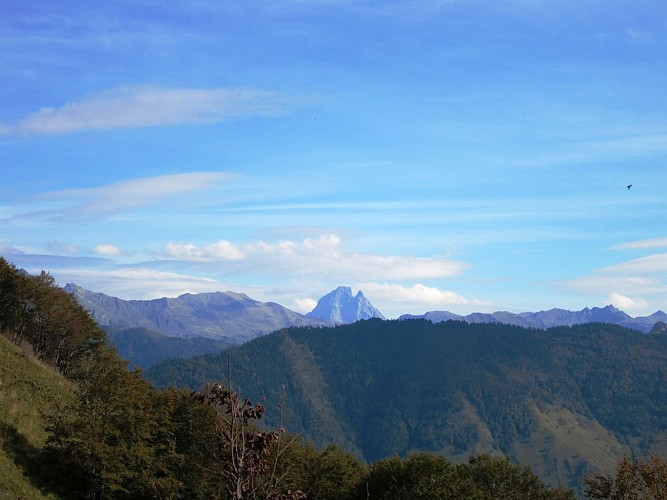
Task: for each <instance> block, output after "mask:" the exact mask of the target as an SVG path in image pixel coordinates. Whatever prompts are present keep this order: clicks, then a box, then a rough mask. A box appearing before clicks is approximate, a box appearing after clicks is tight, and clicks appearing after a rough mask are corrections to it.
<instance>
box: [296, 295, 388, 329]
mask: <svg viewBox="0 0 667 500" xmlns="http://www.w3.org/2000/svg"><path fill="white" fill-rule="evenodd" d="M306 316H308V317H309V318H314V319H319V320H323V321H327V322H329V323H333V324H342V323H354V322H355V321H359V320H360V319H371V318H380V319H384V316H383V315H382V313H381V312H380V311H378V310H377V309H376V308H375V307H373V304H371V303H370V301H369V300H368V299H367V298H366V297H364V294H363V292H362V291H361V290H359V291H358V292H357V295H354V296H353V295H352V289H351V288H350V287H349V286H339V287H338V288H336V289H335V290H333V291H331V292H330V293H328V294H326V295H325V296H324V297H322V298H321V299H320V300H319V301H318V302H317V306H315V309H313V310H312V311H310V312H309V313H308V314H306Z"/></svg>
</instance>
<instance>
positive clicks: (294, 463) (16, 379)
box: [0, 258, 573, 500]
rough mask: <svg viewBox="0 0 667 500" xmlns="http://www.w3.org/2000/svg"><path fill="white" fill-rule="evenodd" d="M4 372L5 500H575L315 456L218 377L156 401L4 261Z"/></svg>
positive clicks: (566, 494)
mask: <svg viewBox="0 0 667 500" xmlns="http://www.w3.org/2000/svg"><path fill="white" fill-rule="evenodd" d="M12 344H13V345H12ZM275 361H276V362H278V363H280V357H276V358H275ZM0 368H1V369H0V496H1V497H7V498H28V499H31V498H51V499H57V498H62V499H67V500H77V499H135V498H142V499H177V498H191V499H203V498H206V499H260V498H261V499H265V500H268V499H271V500H297V499H303V498H308V499H312V500H362V499H368V498H377V499H381V498H382V499H411V500H413V499H414V500H419V499H424V500H426V499H431V498H444V499H447V498H449V499H452V500H453V499H456V500H479V499H488V500H491V499H498V498H512V499H516V500H536V499H537V500H567V499H572V498H573V496H572V492H570V491H565V490H554V489H550V488H548V487H546V486H545V485H544V484H543V483H542V482H541V481H540V479H539V478H538V477H537V476H536V475H535V474H534V473H533V472H532V471H531V470H530V469H529V468H523V467H519V466H517V465H515V464H514V463H512V462H510V461H508V460H505V459H503V458H497V457H490V456H486V455H480V456H475V457H471V458H470V459H469V460H468V461H467V462H465V463H461V464H453V463H451V462H450V461H448V460H446V459H445V458H443V457H441V456H436V455H432V454H412V455H410V456H409V457H407V458H398V457H395V458H392V459H388V460H383V461H379V462H377V463H375V464H371V465H367V464H365V463H363V462H361V461H359V460H358V458H356V457H355V456H353V455H351V454H350V453H347V452H345V451H343V450H342V449H341V448H339V447H336V446H332V445H330V446H326V447H324V448H323V449H319V450H318V449H316V448H314V447H313V446H311V445H309V444H307V443H304V442H302V440H301V439H299V437H298V436H294V435H290V434H289V433H286V432H285V430H284V427H283V426H282V425H281V427H278V428H276V430H271V429H269V430H266V429H259V428H258V427H257V423H258V421H259V420H260V419H261V417H262V416H263V414H264V411H265V410H264V406H263V405H262V404H256V403H252V402H251V401H250V400H249V399H248V398H245V397H244V396H243V395H241V394H239V392H238V391H235V390H233V389H232V379H229V378H227V377H226V376H224V375H222V376H221V377H220V380H221V381H223V382H226V385H221V384H214V385H210V386H208V387H207V388H206V389H205V390H204V391H202V392H198V393H195V394H192V393H191V392H190V391H188V390H173V389H169V390H164V391H158V390H157V389H155V388H153V387H152V386H151V385H150V384H149V383H148V382H147V381H145V380H144V379H143V378H142V377H141V376H140V372H138V371H128V369H127V364H126V362H125V361H123V360H122V359H121V358H120V357H119V356H118V354H117V353H116V351H115V350H114V348H113V347H112V346H111V344H110V343H109V342H108V341H107V340H106V338H105V336H104V332H103V331H102V330H101V329H100V328H99V327H98V326H97V325H96V323H95V322H94V321H93V319H92V318H91V317H90V315H89V314H88V313H87V312H86V311H85V310H84V309H83V308H82V307H81V306H80V305H79V304H78V303H77V302H76V300H75V299H74V298H73V297H72V296H71V295H70V294H69V293H67V292H66V291H64V290H63V289H61V288H59V287H57V286H56V285H55V283H54V280H53V278H52V277H51V276H49V275H48V274H47V273H41V274H40V275H39V276H30V275H28V274H27V273H24V272H19V271H17V270H16V269H15V268H14V267H13V266H12V265H11V264H9V263H8V262H7V261H6V260H4V259H2V258H0ZM317 383H319V382H318V381H317V380H315V384H316V385H317ZM234 384H235V382H234ZM234 386H235V385H234ZM235 387H236V386H235ZM276 401H279V400H276ZM364 404H365V403H364ZM325 411H326V410H325ZM314 417H315V418H318V417H317V415H315V416H314ZM304 418H313V415H308V414H304Z"/></svg>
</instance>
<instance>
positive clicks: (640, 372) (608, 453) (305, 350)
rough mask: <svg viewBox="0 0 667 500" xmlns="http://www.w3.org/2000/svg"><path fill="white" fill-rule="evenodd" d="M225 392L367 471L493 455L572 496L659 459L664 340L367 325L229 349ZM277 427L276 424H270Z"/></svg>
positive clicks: (216, 370) (218, 365)
mask: <svg viewBox="0 0 667 500" xmlns="http://www.w3.org/2000/svg"><path fill="white" fill-rule="evenodd" d="M231 359H232V365H233V378H234V380H235V382H236V384H237V386H238V387H241V388H242V390H243V392H245V393H248V394H250V395H252V397H254V398H258V399H261V400H264V401H266V402H267V403H268V404H269V405H271V404H274V406H275V403H276V402H278V401H281V400H282V399H283V398H284V405H283V408H284V420H285V423H286V425H287V426H288V428H290V429H291V430H292V431H294V432H298V433H301V434H303V435H304V436H306V437H307V438H308V439H311V440H312V441H313V442H315V443H316V444H318V445H319V444H324V443H330V442H335V443H338V444H340V445H341V446H343V447H344V448H346V449H348V450H351V451H353V452H354V453H356V454H357V455H358V456H362V457H363V458H365V459H366V460H369V461H374V460H378V459H380V458H382V457H387V456H392V455H395V454H401V455H404V454H406V453H408V452H409V451H411V450H430V451H434V452H438V453H443V454H445V455H446V456H449V457H453V458H457V457H459V458H461V459H462V458H464V457H466V456H468V455H469V454H474V453H479V452H499V453H503V454H506V455H507V456H510V457H513V458H515V459H518V460H519V461H520V462H521V463H523V464H528V465H531V466H532V467H533V468H534V469H535V470H536V471H537V472H538V473H539V474H540V475H541V476H542V477H543V478H544V479H546V480H548V481H549V482H551V483H554V484H555V483H561V484H567V485H570V486H573V487H576V486H577V485H578V484H579V481H580V479H581V477H582V476H583V475H584V474H586V473H591V472H600V471H605V470H610V469H611V468H613V467H614V466H615V463H616V460H617V459H618V458H619V457H620V456H621V454H622V453H623V452H624V451H627V450H632V451H633V452H636V453H637V454H640V455H647V454H648V453H649V452H651V451H657V452H664V451H665V450H664V449H660V443H665V439H664V438H665V437H666V435H667V434H666V432H665V431H667V386H666V385H665V382H666V381H667V336H664V335H645V334H639V333H637V332H634V331H631V330H628V329H624V328H621V327H616V326H612V325H605V324H586V325H580V326H575V327H571V328H570V327H563V328H553V329H550V330H548V331H543V330H527V329H522V328H519V327H513V326H507V325H500V324H491V325H471V324H467V323H462V322H446V323H439V324H432V323H430V322H428V321H421V320H414V321H379V320H369V321H362V322H358V323H356V324H353V325H345V326H339V327H336V328H292V329H288V330H283V331H280V332H276V333H274V334H271V335H269V336H266V337H263V338H260V339H257V340H255V341H253V342H250V343H248V344H246V345H244V346H241V347H239V348H236V349H234V350H233V351H232V354H231ZM226 365H227V357H226V355H224V354H223V355H207V356H202V357H197V358H193V359H190V360H172V361H169V362H165V363H163V364H161V365H158V366H155V367H154V368H153V369H151V370H149V371H148V372H147V374H146V375H147V376H148V378H149V379H150V380H151V381H153V382H154V383H155V384H157V385H158V386H166V385H169V384H172V385H176V386H188V387H192V388H197V387H200V386H201V385H202V384H203V383H204V382H206V381H208V380H218V379H220V378H221V377H224V376H225V373H226V369H227V368H226ZM275 415H276V413H275V412H274V413H273V417H272V418H273V419H274V420H273V421H274V422H275V418H276V416H275Z"/></svg>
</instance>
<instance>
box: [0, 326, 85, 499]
mask: <svg viewBox="0 0 667 500" xmlns="http://www.w3.org/2000/svg"><path fill="white" fill-rule="evenodd" d="M71 388H72V386H71V384H70V383H69V382H67V381H65V380H64V379H63V378H62V377H61V376H59V375H57V374H56V373H55V372H54V371H53V370H52V369H51V368H49V367H47V366H44V365H43V364H41V363H39V362H37V361H36V360H35V359H34V357H33V356H32V354H31V350H30V348H29V347H27V346H26V347H25V348H24V349H21V348H20V347H18V346H15V345H13V344H11V343H10V342H9V341H8V340H7V339H5V338H4V337H2V336H0V499H5V498H6V499H17V498H21V499H33V498H34V499H37V498H55V497H52V496H48V495H45V494H42V493H41V492H40V485H39V484H38V482H37V481H36V480H35V479H34V478H35V476H36V472H37V471H36V470H35V466H34V460H35V459H36V457H37V455H38V452H39V450H41V448H42V446H43V445H44V440H45V439H46V431H45V429H44V419H43V416H44V415H45V414H47V413H49V412H52V411H54V409H55V408H56V405H57V404H59V403H60V402H62V401H63V400H66V399H67V398H69V397H71V395H72V389H71ZM31 478H32V479H31Z"/></svg>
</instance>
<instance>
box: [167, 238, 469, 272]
mask: <svg viewBox="0 0 667 500" xmlns="http://www.w3.org/2000/svg"><path fill="white" fill-rule="evenodd" d="M163 256H164V257H166V258H169V259H173V258H178V259H182V260H185V261H202V260H206V261H216V260H218V261H230V260H231V261H236V266H235V265H234V264H233V263H228V264H226V266H225V270H226V272H229V273H239V274H241V273H245V272H249V271H253V272H257V271H258V270H259V272H260V273H262V274H264V275H265V276H273V277H278V278H289V277H291V276H296V275H298V276H301V277H306V276H311V277H316V278H318V279H321V280H323V281H327V280H333V281H339V282H340V281H343V282H345V281H347V282H349V281H353V280H360V279H361V280H368V281H380V280H389V281H392V280H415V279H433V278H442V277H446V276H452V275H455V274H458V273H460V272H462V271H463V270H464V269H465V268H466V265H465V264H464V263H463V262H460V261H456V260H452V259H447V258H444V257H406V256H397V255H376V254H371V253H361V252H353V251H350V250H348V249H346V248H345V245H344V243H343V240H342V239H341V238H340V236H338V235H336V234H325V235H322V236H320V237H318V238H306V239H304V240H303V241H301V242H295V241H289V240H282V241H278V242H276V243H267V242H266V241H258V242H256V243H252V244H247V245H244V246H243V247H242V248H241V249H239V248H238V247H237V246H235V245H233V244H232V243H230V242H228V241H225V240H221V241H220V242H218V243H214V244H211V245H207V246H203V247H199V246H196V245H193V244H190V243H188V244H173V243H170V244H168V245H167V246H166V247H165V249H164V251H163Z"/></svg>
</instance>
